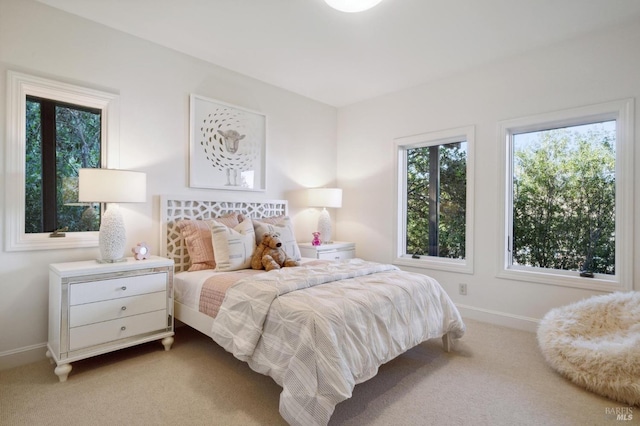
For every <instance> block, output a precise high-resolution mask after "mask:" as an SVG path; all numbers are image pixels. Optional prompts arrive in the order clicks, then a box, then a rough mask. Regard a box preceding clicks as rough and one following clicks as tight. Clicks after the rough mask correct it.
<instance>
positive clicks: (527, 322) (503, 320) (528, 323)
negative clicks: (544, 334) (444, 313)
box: [456, 304, 540, 333]
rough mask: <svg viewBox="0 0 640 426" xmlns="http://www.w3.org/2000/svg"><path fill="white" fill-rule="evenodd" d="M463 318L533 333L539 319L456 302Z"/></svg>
mask: <svg viewBox="0 0 640 426" xmlns="http://www.w3.org/2000/svg"><path fill="white" fill-rule="evenodd" d="M456 306H457V307H458V310H459V311H460V314H461V315H462V317H463V318H469V319H474V320H477V321H482V322H486V323H489V324H495V325H501V326H504V327H509V328H515V329H518V330H524V331H530V332H532V333H535V332H536V330H537V329H538V323H539V322H540V320H538V319H536V318H529V317H524V316H521V315H513V314H508V313H506V312H500V311H493V310H490V309H482V308H476V307H474V306H468V305H460V304H456Z"/></svg>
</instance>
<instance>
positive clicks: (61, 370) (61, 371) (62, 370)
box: [53, 364, 71, 382]
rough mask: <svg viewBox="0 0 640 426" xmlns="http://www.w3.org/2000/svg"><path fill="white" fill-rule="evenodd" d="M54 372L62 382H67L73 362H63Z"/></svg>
mask: <svg viewBox="0 0 640 426" xmlns="http://www.w3.org/2000/svg"><path fill="white" fill-rule="evenodd" d="M53 372H54V373H56V376H58V378H59V379H60V381H61V382H66V381H67V377H69V373H71V364H61V365H59V366H57V367H56V368H55V369H54V370H53Z"/></svg>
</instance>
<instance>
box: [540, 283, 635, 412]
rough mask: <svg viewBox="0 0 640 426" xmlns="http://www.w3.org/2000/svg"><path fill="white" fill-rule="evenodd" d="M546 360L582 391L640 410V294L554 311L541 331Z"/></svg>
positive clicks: (598, 298) (598, 299)
mask: <svg viewBox="0 0 640 426" xmlns="http://www.w3.org/2000/svg"><path fill="white" fill-rule="evenodd" d="M538 344H539V345H540V349H541V351H542V354H543V355H544V358H545V359H546V360H547V362H548V363H549V364H550V365H551V366H552V367H553V368H554V369H555V370H557V371H558V372H559V373H560V374H562V375H564V376H565V377H567V378H568V379H569V380H571V381H572V382H574V383H575V384H577V385H579V386H583V387H585V388H587V389H589V390H590V391H592V392H595V393H598V394H600V395H604V396H606V397H608V398H611V399H613V400H616V401H620V402H624V403H627V404H630V405H636V406H640V292H627V293H620V292H618V293H612V294H607V295H604V296H595V297H591V298H589V299H586V300H583V301H580V302H577V303H574V304H571V305H568V306H564V307H561V308H556V309H553V310H551V311H550V312H549V313H547V315H545V317H544V318H543V319H542V321H541V322H540V326H539V327H538Z"/></svg>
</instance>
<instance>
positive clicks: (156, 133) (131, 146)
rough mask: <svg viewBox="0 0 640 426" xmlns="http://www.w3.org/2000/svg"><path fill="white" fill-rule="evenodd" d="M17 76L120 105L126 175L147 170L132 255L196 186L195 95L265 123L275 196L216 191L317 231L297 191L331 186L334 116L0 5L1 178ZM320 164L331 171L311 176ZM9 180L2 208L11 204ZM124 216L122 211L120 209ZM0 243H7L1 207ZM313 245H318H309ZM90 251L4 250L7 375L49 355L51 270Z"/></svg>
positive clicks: (17, 0)
mask: <svg viewBox="0 0 640 426" xmlns="http://www.w3.org/2000/svg"><path fill="white" fill-rule="evenodd" d="M7 70H15V71H21V72H25V73H29V74H32V75H38V76H43V77H47V78H52V79H56V80H59V81H64V82H70V83H75V84H79V85H82V86H86V87H92V88H97V89H101V90H105V91H110V92H114V93H118V94H119V95H120V110H121V111H120V153H121V155H120V167H121V168H125V169H133V170H140V171H145V172H147V180H148V188H147V193H148V200H149V201H148V203H146V204H141V205H128V206H127V207H126V209H124V208H123V210H124V215H125V223H126V226H127V234H128V246H133V245H135V244H136V243H137V242H139V241H146V242H147V243H149V245H150V246H151V247H152V248H156V251H154V253H158V251H157V247H158V245H159V237H158V234H159V224H158V222H159V216H160V213H159V207H158V203H159V201H158V196H159V195H160V194H184V193H194V194H196V193H198V192H201V193H206V194H212V193H215V192H216V191H210V190H194V189H189V188H188V147H189V94H190V93H196V94H199V95H202V96H206V97H209V98H213V99H218V100H221V101H224V102H228V103H231V104H235V105H239V106H242V107H244V108H248V109H251V110H255V111H260V112H262V113H264V114H266V115H267V128H268V134H267V191H266V192H264V193H257V192H256V193H254V192H250V193H247V192H241V193H237V192H235V193H234V192H232V191H217V192H218V193H219V194H220V195H222V196H225V197H229V196H235V195H238V196H241V197H249V198H253V199H275V198H288V199H289V200H290V209H291V214H292V216H293V219H294V223H295V224H296V234H297V235H299V236H300V238H301V239H303V240H304V239H310V233H311V231H313V228H314V226H315V223H314V222H313V220H315V219H313V218H311V219H312V220H308V219H310V216H313V214H312V213H310V212H309V211H308V209H306V208H304V206H303V205H302V204H300V203H298V202H297V200H298V197H296V191H298V190H299V189H300V188H302V187H307V186H322V185H327V184H332V183H334V182H333V180H334V179H335V176H336V126H337V124H336V116H337V112H336V110H335V108H333V107H329V106H327V105H324V104H320V103H317V102H314V101H311V100H309V99H306V98H303V97H301V96H298V95H295V94H293V93H291V92H287V91H284V90H281V89H278V88H276V87H273V86H270V85H267V84H264V83H261V82H258V81H256V80H253V79H251V78H248V77H245V76H243V75H240V74H237V73H234V72H231V71H228V70H226V69H223V68H220V67H217V66H214V65H211V64H207V63H205V62H202V61H199V60H196V59H194V58H192V57H189V56H186V55H182V54H179V53H177V52H175V51H172V50H169V49H166V48H163V47H160V46H157V45H154V44H151V43H148V42H146V41H143V40H141V39H138V38H135V37H132V36H129V35H127V34H124V33H121V32H118V31H114V30H111V29H109V28H106V27H103V26H101V25H97V24H95V23H92V22H90V21H87V20H84V19H81V18H78V17H76V16H74V15H70V14H67V13H64V12H61V11H59V10H56V9H53V8H49V7H48V6H45V5H43V4H41V3H37V2H34V1H32V0H0V98H1V99H3V101H2V102H0V141H1V143H0V145H1V146H2V149H1V152H2V154H1V155H2V161H1V162H0V174H1V175H2V176H4V173H5V145H6V144H7V143H11V141H7V140H6V136H5V134H6V122H5V121H6V120H5V117H6V112H5V108H6V102H5V101H4V99H5V98H6V71H7ZM317 164H323V167H310V166H311V165H317ZM4 192H5V190H4V179H3V181H2V184H1V185H0V199H2V200H3V201H2V203H3V205H4ZM123 207H124V206H123ZM1 211H2V213H0V214H2V225H3V226H2V227H0V240H2V242H4V220H5V218H4V209H1ZM305 235H308V236H309V238H305V237H304V236H305ZM97 255H98V251H97V249H91V250H80V249H76V250H48V251H31V252H6V251H4V248H3V251H2V252H0V294H2V297H0V324H3V326H2V327H1V328H0V369H1V368H3V367H5V368H6V367H8V366H11V365H14V364H16V363H23V362H25V361H28V360H31V359H34V357H35V358H42V357H44V353H45V349H44V344H45V342H46V340H47V310H48V307H47V306H48V305H47V303H48V264H49V263H52V262H62V261H73V260H81V259H91V258H95V257H97Z"/></svg>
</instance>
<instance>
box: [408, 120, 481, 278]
mask: <svg viewBox="0 0 640 426" xmlns="http://www.w3.org/2000/svg"><path fill="white" fill-rule="evenodd" d="M473 133H474V129H473V127H467V128H462V129H452V130H447V131H442V132H436V133H427V134H421V135H416V136H409V137H405V138H400V139H398V140H397V141H396V151H397V156H398V237H397V252H396V263H398V264H403V265H407V266H414V267H425V268H437V269H444V270H452V271H458V272H467V273H471V272H473V261H472V254H473V244H472V238H473V230H472V224H473V220H472V217H473V211H472V209H473V191H472V188H473V173H472V170H473V155H472V154H473Z"/></svg>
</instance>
